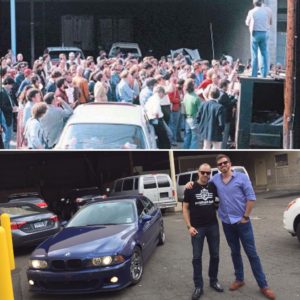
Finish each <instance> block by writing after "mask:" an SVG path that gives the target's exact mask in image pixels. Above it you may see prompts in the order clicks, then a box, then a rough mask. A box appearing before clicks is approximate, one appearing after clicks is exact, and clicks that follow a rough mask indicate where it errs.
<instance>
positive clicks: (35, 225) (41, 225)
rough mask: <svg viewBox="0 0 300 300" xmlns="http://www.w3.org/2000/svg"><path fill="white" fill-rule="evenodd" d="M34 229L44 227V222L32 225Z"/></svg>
mask: <svg viewBox="0 0 300 300" xmlns="http://www.w3.org/2000/svg"><path fill="white" fill-rule="evenodd" d="M33 226H34V228H36V229H39V228H43V227H45V226H46V222H37V223H34V224H33Z"/></svg>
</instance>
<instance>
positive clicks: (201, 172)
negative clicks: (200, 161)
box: [199, 171, 211, 176]
mask: <svg viewBox="0 0 300 300" xmlns="http://www.w3.org/2000/svg"><path fill="white" fill-rule="evenodd" d="M199 173H200V174H201V175H206V176H210V174H211V172H206V171H199Z"/></svg>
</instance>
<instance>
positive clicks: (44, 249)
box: [32, 224, 135, 258]
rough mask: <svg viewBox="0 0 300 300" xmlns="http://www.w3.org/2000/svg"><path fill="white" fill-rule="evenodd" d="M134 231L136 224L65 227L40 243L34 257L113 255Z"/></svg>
mask: <svg viewBox="0 0 300 300" xmlns="http://www.w3.org/2000/svg"><path fill="white" fill-rule="evenodd" d="M134 233H135V225H134V224H130V225H127V224H126V225H124V224H122V225H108V226H84V227H69V228H64V229H63V230H62V231H61V232H59V233H58V234H56V235H54V236H53V237H51V238H49V239H47V240H46V241H45V242H43V243H42V244H40V245H39V246H38V248H36V250H35V251H34V252H33V254H32V257H47V256H48V257H49V258H62V257H64V258H65V257H66V256H70V257H73V258H74V257H82V256H85V257H93V256H95V255H113V254H114V253H117V252H119V251H120V249H121V248H122V246H123V245H124V244H125V242H126V241H127V240H128V239H130V238H131V237H132V235H133V234H134Z"/></svg>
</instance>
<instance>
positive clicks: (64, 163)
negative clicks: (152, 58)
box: [0, 151, 300, 300]
mask: <svg viewBox="0 0 300 300" xmlns="http://www.w3.org/2000/svg"><path fill="white" fill-rule="evenodd" d="M0 165H1V170H2V176H1V178H0V196H1V197H0V216H1V225H0V269H1V272H0V299H1V300H11V299H15V300H30V299H32V300H33V299H35V300H36V299H41V300H48V299H49V300H50V299H56V300H65V299H111V300H113V299H124V300H127V299H147V300H148V299H163V300H164V299H165V300H167V299H182V300H184V299H192V300H196V299H228V300H229V299H255V300H256V299H290V300H294V299H295V300H296V299H300V286H299V275H300V271H299V265H300V256H299V250H300V151H279V152H278V151H277V152H276V151H243V152H242V151H227V152H226V151H225V152H211V151H210V152H203V151H201V152H200V151H195V152H194V151H193V152H184V151H161V152H158V151H153V152H151V151H148V152H138V151H132V152H108V151H107V152H105V151H104V152H55V153H53V152H51V153H49V152H30V153H29V152H2V153H0Z"/></svg>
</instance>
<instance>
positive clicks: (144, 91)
mask: <svg viewBox="0 0 300 300" xmlns="http://www.w3.org/2000/svg"><path fill="white" fill-rule="evenodd" d="M0 20H1V25H0V27H1V39H0V77H1V78H0V79H1V80H0V149H1V150H2V151H7V150H11V151H17V150H19V151H22V150H23V151H24V150H25V151H29V150H45V151H51V150H75V151H77V150H85V151H86V150H107V149H112V150H144V149H146V150H149V149H152V150H159V149H176V150H180V149H183V150H189V149H193V150H197V149H198V150H201V149H204V150H210V149H211V150H219V149H233V150H235V149H236V150H239V149H300V134H299V132H300V80H299V77H300V39H299V38H297V36H299V34H300V0H243V1H240V0H218V1H211V0H189V1H186V0H2V1H1V11H0Z"/></svg>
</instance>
